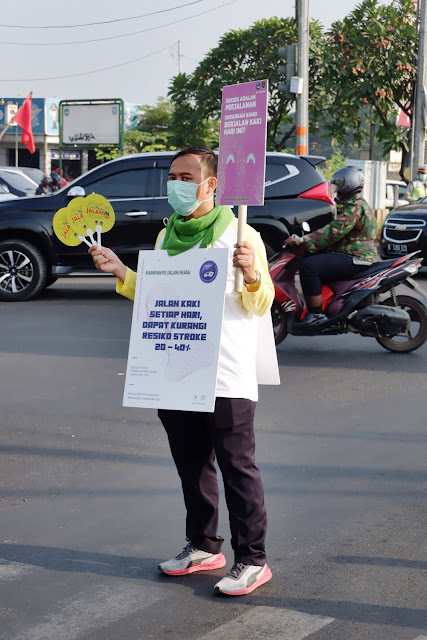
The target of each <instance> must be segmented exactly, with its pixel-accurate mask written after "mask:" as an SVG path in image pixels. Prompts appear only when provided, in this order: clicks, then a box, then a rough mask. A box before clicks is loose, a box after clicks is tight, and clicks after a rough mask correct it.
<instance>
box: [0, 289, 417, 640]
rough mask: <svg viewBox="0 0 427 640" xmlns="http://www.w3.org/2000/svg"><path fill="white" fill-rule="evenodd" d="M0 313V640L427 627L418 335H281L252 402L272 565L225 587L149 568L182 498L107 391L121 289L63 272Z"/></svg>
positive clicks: (152, 431)
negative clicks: (265, 572)
mask: <svg viewBox="0 0 427 640" xmlns="http://www.w3.org/2000/svg"><path fill="white" fill-rule="evenodd" d="M420 282H421V283H422V284H423V286H424V288H426V289H427V280H426V279H425V277H424V278H423V279H421V280H420ZM0 318H1V331H0V344H1V349H0V351H1V354H0V380H1V385H0V397H1V403H0V474H1V482H0V618H1V623H0V638H1V639H2V640H142V639H143V640H164V639H168V638H170V639H173V640H225V639H227V640H243V639H244V640H255V639H257V640H258V639H259V638H262V640H279V639H280V640H302V639H303V638H307V637H309V638H310V639H311V640H343V639H345V640H369V639H373V640H415V639H417V640H427V607H426V597H425V594H426V588H425V586H426V582H425V577H426V568H427V562H426V530H427V518H426V511H427V509H426V502H425V488H426V479H427V469H426V459H427V456H426V441H427V429H426V417H425V416H426V381H427V376H426V373H427V367H426V360H427V344H426V345H424V347H422V348H421V349H420V350H419V351H417V352H415V353H412V354H408V355H399V354H391V353H388V352H386V351H384V350H383V349H382V348H381V347H380V346H379V345H378V344H377V343H376V342H375V340H373V339H367V338H361V337H359V336H354V335H350V336H338V337H324V338H294V337H289V338H287V339H286V340H285V342H284V343H283V344H282V345H281V346H280V347H279V350H278V355H279V362H280V374H281V380H282V384H281V386H280V387H263V388H261V390H260V391H261V392H260V402H259V405H258V409H257V460H258V464H259V466H260V468H261V471H262V476H263V480H264V486H265V493H266V502H267V508H268V514H269V532H268V553H269V564H270V566H271V568H272V571H273V580H272V581H271V582H270V583H268V584H266V585H264V586H263V587H262V588H260V589H258V590H257V591H256V592H254V593H253V594H251V595H249V596H246V597H243V598H228V599H227V598H219V597H216V596H214V594H213V592H212V587H213V585H214V584H215V582H216V581H217V579H218V576H220V575H222V573H223V572H224V570H218V571H215V572H213V573H212V574H208V573H206V574H193V575H192V576H186V577H182V578H168V577H166V576H162V575H160V574H159V573H158V572H157V564H158V562H159V561H161V560H164V559H166V558H169V557H171V556H173V555H175V554H176V553H178V552H179V551H180V550H181V548H182V547H183V546H184V545H185V539H184V533H183V532H184V508H183V503H182V498H181V492H180V487H179V482H178V479H177V475H176V472H175V469H174V466H173V464H172V463H171V460H170V456H169V452H168V447H167V442H166V437H165V435H164V433H163V430H162V427H161V425H160V423H159V422H158V420H157V417H156V414H155V412H154V411H151V410H142V409H141V410H135V409H129V408H123V407H122V406H121V402H122V394H123V383H124V377H123V373H124V371H125V364H126V357H127V345H128V336H129V330H130V320H131V303H130V302H128V301H126V300H124V299H122V298H120V297H119V296H117V295H116V294H115V293H114V283H113V281H112V280H110V279H99V278H98V279H92V278H91V279H84V280H81V279H80V280H77V279H76V280H63V281H58V282H57V283H56V284H55V285H54V286H52V287H51V288H49V289H48V290H47V291H45V293H44V294H43V296H42V297H41V298H39V299H38V300H35V301H32V302H28V303H21V304H18V303H15V304H8V305H7V304H0ZM222 507H223V508H222V519H221V532H222V533H223V535H224V536H225V538H226V540H227V542H226V544H225V548H224V553H225V555H226V557H227V560H228V563H229V564H228V566H230V565H231V563H232V554H231V549H230V546H229V542H228V537H229V532H228V524H227V514H226V509H225V507H224V504H223V505H222Z"/></svg>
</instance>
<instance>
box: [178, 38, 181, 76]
mask: <svg viewBox="0 0 427 640" xmlns="http://www.w3.org/2000/svg"><path fill="white" fill-rule="evenodd" d="M178 73H181V40H178Z"/></svg>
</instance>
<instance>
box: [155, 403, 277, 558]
mask: <svg viewBox="0 0 427 640" xmlns="http://www.w3.org/2000/svg"><path fill="white" fill-rule="evenodd" d="M255 407H256V403H255V402H252V401H251V400H247V399H244V398H217V399H216V402H215V411H214V413H199V412H193V411H170V410H165V409H161V410H159V418H160V420H161V421H162V423H163V426H164V428H165V430H166V433H167V435H168V439H169V444H170V448H171V452H172V456H173V459H174V462H175V465H176V468H177V471H178V474H179V477H180V479H181V483H182V489H183V493H184V502H185V506H186V509H187V519H186V536H187V538H188V540H190V542H191V543H192V544H193V545H194V546H195V547H197V548H198V549H201V550H202V551H207V552H209V553H219V552H220V550H221V545H222V543H223V538H221V537H220V536H218V531H217V530H218V498H219V493H218V482H217V474H216V468H215V465H214V460H215V456H216V458H217V461H218V466H219V468H220V470H221V473H222V478H223V481H224V490H225V499H226V502H227V507H228V512H229V519H230V529H231V546H232V548H233V550H234V555H235V562H243V563H245V564H252V565H258V566H261V565H263V564H265V562H266V555H265V533H266V527H267V516H266V511H265V505H264V490H263V487H262V483H261V477H260V473H259V469H258V468H257V466H256V464H255V437H254V424H253V423H254V414H255Z"/></svg>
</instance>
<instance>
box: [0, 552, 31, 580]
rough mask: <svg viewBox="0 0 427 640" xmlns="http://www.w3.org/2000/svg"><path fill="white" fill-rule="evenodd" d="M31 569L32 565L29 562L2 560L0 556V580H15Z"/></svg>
mask: <svg viewBox="0 0 427 640" xmlns="http://www.w3.org/2000/svg"><path fill="white" fill-rule="evenodd" d="M33 570H34V567H32V566H31V565H29V564H22V563H21V562H12V561H9V560H2V559H1V558H0V580H5V581H6V580H15V579H16V578H20V577H21V576H23V575H25V574H26V573H30V572H31V571H33Z"/></svg>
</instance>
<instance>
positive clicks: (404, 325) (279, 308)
mask: <svg viewBox="0 0 427 640" xmlns="http://www.w3.org/2000/svg"><path fill="white" fill-rule="evenodd" d="M419 253H420V252H419V251H416V252H415V253H411V254H409V255H406V256H402V257H400V258H397V259H396V260H382V261H380V262H377V263H375V264H373V265H371V266H370V267H367V268H366V269H365V270H363V271H361V272H360V273H359V274H358V276H357V278H355V279H353V280H348V281H340V282H330V283H328V284H327V285H323V286H322V298H323V312H324V313H325V314H326V316H327V318H326V319H325V320H323V321H321V322H319V323H316V324H315V325H312V326H309V327H304V328H301V327H298V324H297V321H298V320H302V319H303V318H304V316H305V314H306V313H307V308H306V307H305V303H304V302H303V299H302V297H301V295H300V293H299V291H298V289H297V288H296V286H295V276H296V272H297V270H298V267H299V264H300V262H301V260H302V258H303V257H304V247H303V246H297V245H296V244H295V247H294V248H293V249H292V251H290V250H288V249H284V250H283V251H282V252H280V253H279V254H277V256H274V257H273V258H272V261H271V262H270V265H269V271H270V275H271V278H272V280H273V283H274V288H275V298H274V303H273V306H272V311H271V313H272V317H273V328H274V335H275V341H276V344H280V343H281V342H282V341H283V340H284V339H285V338H286V336H287V335H288V334H291V335H294V336H315V335H336V334H340V333H349V332H354V333H358V334H360V335H362V336H368V337H374V338H375V339H376V340H377V342H379V344H380V345H381V346H382V347H384V348H385V349H388V350H389V351H393V352H396V353H409V352H410V351H415V349H419V347H421V345H423V344H424V342H425V341H426V340H427V309H426V306H425V304H423V302H422V301H421V300H419V299H418V298H414V297H412V296H408V295H401V294H400V293H399V294H397V293H396V287H397V286H398V285H401V284H404V285H406V286H407V287H409V288H410V289H412V290H414V291H416V292H417V294H418V295H419V296H420V298H421V299H423V300H427V295H426V294H425V293H424V291H423V289H422V288H421V287H420V286H419V285H418V284H417V283H416V282H415V281H414V280H412V278H411V276H413V275H415V274H416V273H417V272H418V270H419V269H420V267H421V263H422V258H420V257H419V256H418V254H419ZM385 294H389V297H387V298H385V299H384V295H385Z"/></svg>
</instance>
